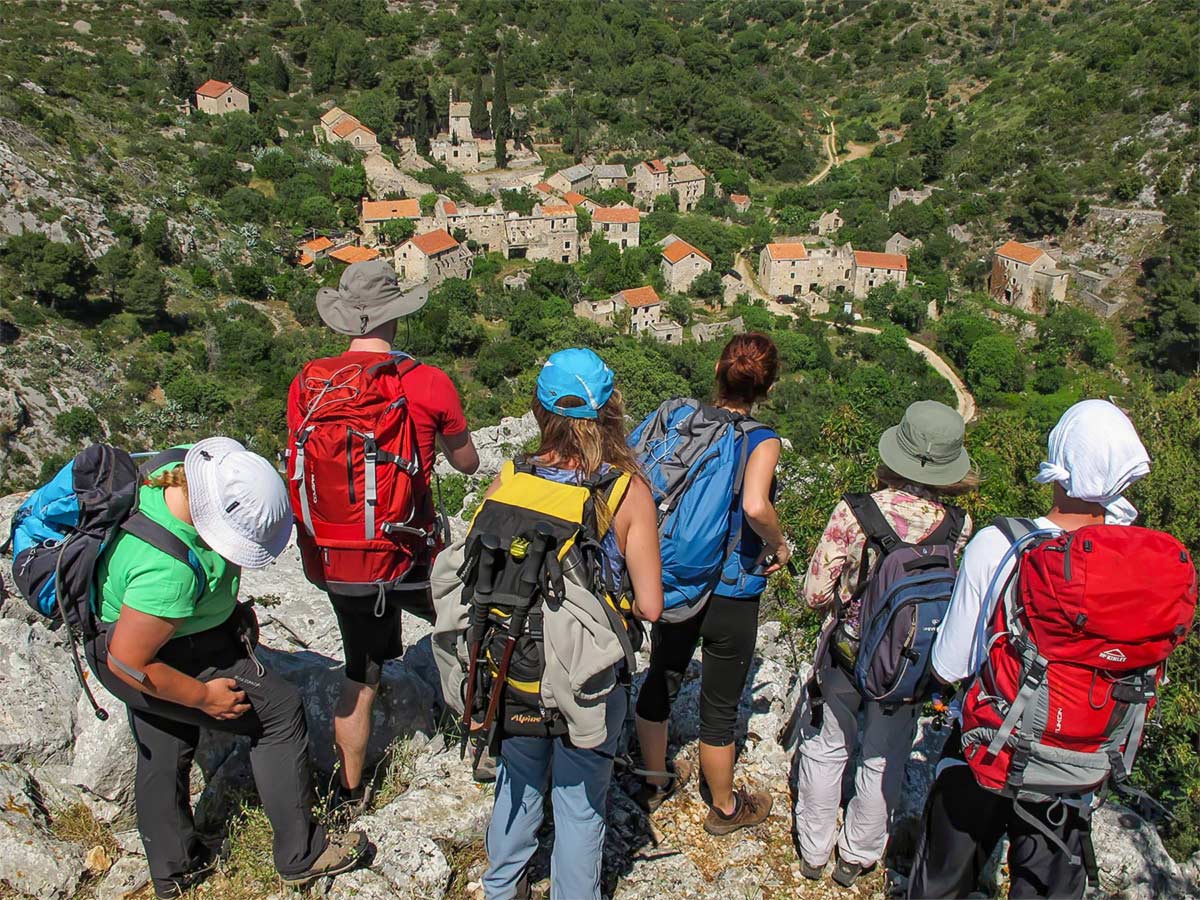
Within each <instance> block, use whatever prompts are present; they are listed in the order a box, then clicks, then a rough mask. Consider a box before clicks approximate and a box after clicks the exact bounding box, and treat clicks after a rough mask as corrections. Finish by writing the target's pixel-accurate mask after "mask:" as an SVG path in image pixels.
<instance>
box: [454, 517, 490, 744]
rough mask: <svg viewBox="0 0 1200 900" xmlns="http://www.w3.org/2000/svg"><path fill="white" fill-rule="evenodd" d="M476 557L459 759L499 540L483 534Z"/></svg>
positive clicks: (470, 710)
mask: <svg viewBox="0 0 1200 900" xmlns="http://www.w3.org/2000/svg"><path fill="white" fill-rule="evenodd" d="M479 544H480V546H479V557H478V560H477V561H476V563H475V582H474V584H473V586H472V596H471V613H470V618H469V619H468V624H467V646H468V647H469V648H470V661H469V662H468V664H467V686H466V693H465V695H464V696H463V719H462V725H463V731H462V739H461V741H460V744H459V751H458V752H459V756H460V757H465V756H466V755H467V739H468V737H469V735H470V732H471V718H472V713H473V707H474V706H475V687H476V684H477V682H478V675H479V655H480V653H482V651H483V647H482V644H483V633H484V630H485V626H486V625H487V617H488V608H487V603H488V598H489V597H490V596H491V593H492V589H493V588H494V587H495V583H496V557H497V556H498V555H499V554H500V540H499V538H497V537H496V536H495V535H491V534H485V535H484V536H483V537H482V538H480V541H479Z"/></svg>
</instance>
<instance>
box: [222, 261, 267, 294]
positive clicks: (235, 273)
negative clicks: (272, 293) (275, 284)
mask: <svg viewBox="0 0 1200 900" xmlns="http://www.w3.org/2000/svg"><path fill="white" fill-rule="evenodd" d="M229 280H230V282H231V283H232V284H233V289H234V290H235V291H237V292H238V293H239V294H241V295H242V296H243V297H248V298H249V299H251V300H261V299H262V298H263V297H265V296H266V295H267V281H266V279H265V278H264V277H263V273H262V269H260V268H259V267H258V266H255V265H245V264H241V263H239V264H238V265H235V266H234V267H233V268H232V269H231V270H230V272H229Z"/></svg>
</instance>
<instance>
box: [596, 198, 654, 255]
mask: <svg viewBox="0 0 1200 900" xmlns="http://www.w3.org/2000/svg"><path fill="white" fill-rule="evenodd" d="M641 222H642V213H641V210H639V209H636V208H634V207H632V206H629V205H628V204H625V203H622V204H620V205H618V206H611V207H608V206H600V207H597V208H596V209H595V211H593V212H592V234H602V235H604V239H605V240H606V241H608V242H609V243H610V244H616V245H617V246H618V247H619V248H621V249H622V250H624V249H625V248H626V247H636V246H638V241H639V240H640V236H641V234H640V233H641V228H642V226H641Z"/></svg>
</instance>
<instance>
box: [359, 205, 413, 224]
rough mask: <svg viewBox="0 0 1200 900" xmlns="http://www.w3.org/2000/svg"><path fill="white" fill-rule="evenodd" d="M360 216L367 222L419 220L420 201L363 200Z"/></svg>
mask: <svg viewBox="0 0 1200 900" xmlns="http://www.w3.org/2000/svg"><path fill="white" fill-rule="evenodd" d="M362 216H363V218H364V219H365V220H366V221H368V222H384V221H387V220H388V219H419V218H421V201H420V200H364V201H363V205H362Z"/></svg>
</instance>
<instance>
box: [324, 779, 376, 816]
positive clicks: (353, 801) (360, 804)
mask: <svg viewBox="0 0 1200 900" xmlns="http://www.w3.org/2000/svg"><path fill="white" fill-rule="evenodd" d="M374 797H375V786H374V784H373V783H372V782H370V781H364V782H363V783H362V784H360V785H359V786H358V787H356V788H353V789H351V788H348V787H345V786H344V785H343V784H342V781H341V779H340V778H339V779H337V780H336V781H334V784H333V788H332V789H331V790H330V791H329V800H328V801H327V803H326V807H325V808H326V809H327V810H328V812H329V817H330V819H333V820H336V821H339V822H342V823H344V824H347V825H348V824H349V823H351V822H353V821H354V820H355V819H357V818H358V817H359V816H361V815H362V814H363V813H365V812H366V811H367V809H368V808H369V807H370V805H371V801H372V800H373V799H374Z"/></svg>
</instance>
